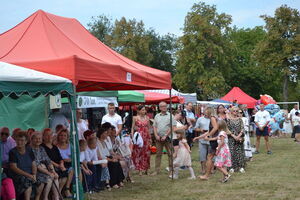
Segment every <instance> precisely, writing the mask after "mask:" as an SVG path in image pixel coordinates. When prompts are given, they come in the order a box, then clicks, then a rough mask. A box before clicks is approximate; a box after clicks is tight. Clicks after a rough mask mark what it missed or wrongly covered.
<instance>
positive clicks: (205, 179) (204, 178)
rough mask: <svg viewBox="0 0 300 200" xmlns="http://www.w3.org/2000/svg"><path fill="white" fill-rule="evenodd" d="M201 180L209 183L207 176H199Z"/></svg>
mask: <svg viewBox="0 0 300 200" xmlns="http://www.w3.org/2000/svg"><path fill="white" fill-rule="evenodd" d="M198 177H199V178H200V179H201V180H204V181H207V180H208V177H207V176H198Z"/></svg>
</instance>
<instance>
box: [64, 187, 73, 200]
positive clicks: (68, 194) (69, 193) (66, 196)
mask: <svg viewBox="0 0 300 200" xmlns="http://www.w3.org/2000/svg"><path fill="white" fill-rule="evenodd" d="M65 198H67V199H72V198H73V196H72V194H71V192H70V188H66V189H65Z"/></svg>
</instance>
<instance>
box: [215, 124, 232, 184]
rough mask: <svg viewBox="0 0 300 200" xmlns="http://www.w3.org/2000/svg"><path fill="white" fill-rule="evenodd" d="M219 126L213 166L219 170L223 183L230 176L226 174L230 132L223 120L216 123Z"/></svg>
mask: <svg viewBox="0 0 300 200" xmlns="http://www.w3.org/2000/svg"><path fill="white" fill-rule="evenodd" d="M218 125H219V129H218V130H219V135H218V147H217V151H216V157H215V166H216V167H217V168H218V170H220V171H221V172H222V173H223V175H224V177H223V179H222V180H221V182H222V183H225V182H227V181H228V180H229V178H230V174H229V173H228V172H227V167H231V154H230V151H229V147H228V137H227V134H230V131H229V130H228V128H227V125H226V122H225V121H224V120H219V121H218Z"/></svg>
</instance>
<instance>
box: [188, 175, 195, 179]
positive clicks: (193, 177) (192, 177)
mask: <svg viewBox="0 0 300 200" xmlns="http://www.w3.org/2000/svg"><path fill="white" fill-rule="evenodd" d="M195 179H196V176H191V177H188V180H195Z"/></svg>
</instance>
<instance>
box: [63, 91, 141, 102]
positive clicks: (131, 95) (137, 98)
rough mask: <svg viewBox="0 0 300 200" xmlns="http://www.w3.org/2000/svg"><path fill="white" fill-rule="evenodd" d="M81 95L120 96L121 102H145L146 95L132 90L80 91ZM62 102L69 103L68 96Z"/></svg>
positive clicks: (119, 100)
mask: <svg viewBox="0 0 300 200" xmlns="http://www.w3.org/2000/svg"><path fill="white" fill-rule="evenodd" d="M77 95H79V96H91V97H118V102H120V103H144V102H145V95H144V94H143V93H140V92H136V91H132V90H124V91H93V92H78V93H77ZM61 102H62V103H68V99H67V98H62V101H61Z"/></svg>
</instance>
